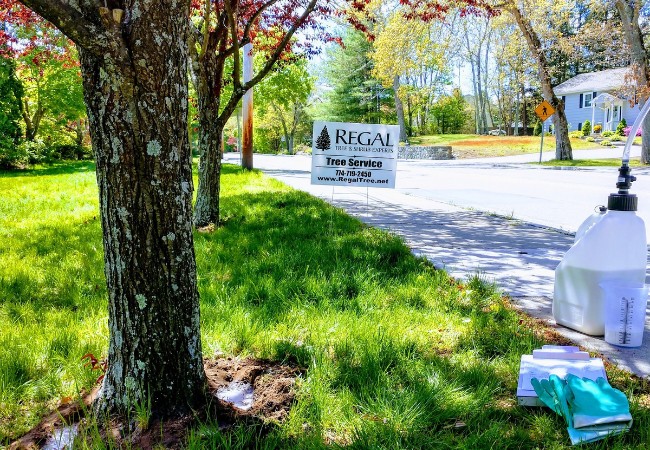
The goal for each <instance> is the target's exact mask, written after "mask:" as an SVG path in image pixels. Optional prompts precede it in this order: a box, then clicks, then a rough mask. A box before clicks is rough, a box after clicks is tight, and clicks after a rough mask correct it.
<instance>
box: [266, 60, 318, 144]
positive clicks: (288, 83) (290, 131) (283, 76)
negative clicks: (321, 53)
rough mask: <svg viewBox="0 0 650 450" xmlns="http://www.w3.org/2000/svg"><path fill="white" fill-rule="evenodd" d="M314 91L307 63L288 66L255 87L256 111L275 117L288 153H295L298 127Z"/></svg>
mask: <svg viewBox="0 0 650 450" xmlns="http://www.w3.org/2000/svg"><path fill="white" fill-rule="evenodd" d="M313 88H314V79H313V77H311V76H310V75H309V73H308V72H307V60H306V59H305V58H298V59H297V61H295V62H293V63H291V64H287V65H284V66H282V67H280V68H278V69H277V70H275V71H273V72H272V73H271V74H270V75H268V76H267V77H266V78H265V79H264V80H263V81H262V82H261V83H260V84H258V85H257V86H256V88H255V92H256V98H257V101H256V102H255V103H256V109H257V110H258V111H259V113H261V114H262V115H272V116H273V117H274V118H275V120H276V121H277V122H278V123H279V125H280V128H281V130H282V135H283V136H284V142H285V145H286V148H287V153H288V154H290V155H293V153H294V139H295V136H296V131H297V130H298V126H299V125H300V124H301V122H302V121H303V120H304V119H305V117H306V115H307V112H306V109H305V108H306V106H307V99H308V98H309V95H310V94H311V92H312V89H313Z"/></svg>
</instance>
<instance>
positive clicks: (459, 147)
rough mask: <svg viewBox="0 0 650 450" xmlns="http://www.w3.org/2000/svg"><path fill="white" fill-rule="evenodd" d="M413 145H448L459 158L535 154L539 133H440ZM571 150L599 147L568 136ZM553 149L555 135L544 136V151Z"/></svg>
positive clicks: (413, 141) (415, 140)
mask: <svg viewBox="0 0 650 450" xmlns="http://www.w3.org/2000/svg"><path fill="white" fill-rule="evenodd" d="M409 142H410V143H411V144H413V145H426V146H430V145H451V146H452V152H453V154H454V156H455V157H456V158H458V159H466V158H488V157H497V156H512V155H521V154H524V153H538V152H539V147H540V144H541V137H540V136H480V135H476V134H442V135H431V136H415V137H411V138H409ZM571 146H572V147H573V149H574V150H588V149H602V148H603V147H601V146H600V145H598V144H595V143H593V142H587V141H586V140H582V139H574V138H572V139H571ZM554 150H555V137H554V136H545V137H544V151H545V152H548V151H554Z"/></svg>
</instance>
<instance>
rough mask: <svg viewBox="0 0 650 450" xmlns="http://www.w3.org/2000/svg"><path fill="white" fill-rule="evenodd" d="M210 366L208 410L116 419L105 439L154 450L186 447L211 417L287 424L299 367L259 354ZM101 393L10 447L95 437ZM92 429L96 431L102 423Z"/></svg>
mask: <svg viewBox="0 0 650 450" xmlns="http://www.w3.org/2000/svg"><path fill="white" fill-rule="evenodd" d="M204 367H205V373H206V377H207V381H208V389H209V393H210V397H209V398H208V401H207V402H206V407H205V408H204V410H203V411H197V412H196V413H195V414H193V415H187V416H183V417H178V418H174V419H168V420H163V421H160V420H152V421H151V423H149V424H148V426H147V427H146V429H142V427H140V426H138V425H137V424H136V423H135V422H133V423H130V424H129V423H125V422H120V421H118V420H111V421H110V422H109V423H108V425H104V426H102V427H101V430H100V433H101V436H102V440H103V441H108V442H112V443H113V444H114V445H115V447H117V448H122V447H124V448H126V447H128V448H142V449H150V448H153V447H155V446H160V445H162V446H164V447H165V448H170V449H177V448H182V447H184V445H185V443H186V435H187V433H188V430H189V429H191V428H192V427H193V426H195V425H197V424H198V423H202V422H205V421H206V420H208V418H210V419H211V421H215V420H214V419H215V418H216V422H218V424H219V428H220V429H221V430H228V428H230V427H232V426H235V425H237V424H240V423H247V424H260V425H264V424H269V423H277V422H282V421H283V420H284V419H285V418H286V417H287V416H288V414H289V410H290V409H291V406H292V405H293V402H294V399H295V389H294V386H295V382H296V378H297V377H298V376H300V374H301V373H302V371H301V369H299V368H297V367H293V366H289V365H283V364H279V363H276V362H271V361H265V360H260V359H254V358H245V359H239V358H236V357H223V358H218V359H210V360H205V362H204ZM97 391H98V389H97V388H96V389H94V390H93V391H92V392H91V393H90V394H88V395H86V396H84V397H83V398H82V399H81V400H79V401H74V402H68V403H65V404H62V405H61V406H59V407H58V408H57V409H56V410H55V411H54V412H52V413H51V414H49V415H48V416H47V417H45V418H44V419H43V420H42V421H41V422H40V423H39V424H38V425H37V426H35V427H34V428H32V430H30V431H29V432H28V433H27V434H25V435H24V436H23V437H21V438H20V439H18V440H17V441H15V442H13V443H12V444H11V445H10V446H9V447H8V448H9V449H10V450H14V449H41V448H43V447H46V448H48V449H50V450H52V449H63V448H64V445H61V444H64V443H65V442H64V440H65V439H66V437H67V436H69V435H71V434H77V436H78V437H77V439H79V438H80V437H81V436H84V435H92V434H93V433H91V432H89V431H87V428H88V427H89V425H88V421H87V420H86V419H84V415H85V412H86V411H89V410H90V409H91V406H90V405H91V404H92V402H93V401H94V400H95V398H96V397H97ZM84 427H86V430H85V429H84ZM91 427H92V428H91V429H95V428H96V427H97V424H93V425H92V426H91Z"/></svg>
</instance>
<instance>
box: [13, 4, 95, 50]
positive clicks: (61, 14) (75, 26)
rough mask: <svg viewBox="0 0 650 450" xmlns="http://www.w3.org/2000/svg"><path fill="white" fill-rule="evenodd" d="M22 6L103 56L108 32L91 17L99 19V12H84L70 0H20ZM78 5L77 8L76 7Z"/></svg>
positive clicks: (76, 42) (81, 45)
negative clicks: (90, 18)
mask: <svg viewBox="0 0 650 450" xmlns="http://www.w3.org/2000/svg"><path fill="white" fill-rule="evenodd" d="M20 2H21V3H22V4H24V5H25V6H27V7H28V8H29V9H31V10H33V11H34V12H36V13H37V14H38V15H40V16H41V17H43V18H44V19H45V20H47V21H49V22H51V23H52V24H53V25H54V26H55V27H57V28H58V29H59V30H61V32H62V33H63V34H65V35H66V36H67V37H68V38H70V39H71V40H72V41H73V42H74V43H75V44H77V45H79V46H80V47H82V48H84V49H85V50H87V51H89V52H92V53H94V54H97V55H99V54H101V53H102V52H103V51H104V50H105V48H106V46H107V41H108V39H107V38H108V36H107V33H106V30H105V29H104V28H103V27H102V26H101V25H100V23H99V20H97V23H93V22H92V21H90V20H89V17H96V18H97V19H99V6H98V5H97V10H95V11H92V10H88V11H82V10H80V9H79V8H80V6H79V4H78V2H74V1H69V0H20ZM75 5H76V7H75Z"/></svg>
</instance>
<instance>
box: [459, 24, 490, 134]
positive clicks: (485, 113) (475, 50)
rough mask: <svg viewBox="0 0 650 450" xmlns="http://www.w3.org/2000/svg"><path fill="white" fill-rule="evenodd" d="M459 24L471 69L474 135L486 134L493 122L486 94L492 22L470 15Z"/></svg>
mask: <svg viewBox="0 0 650 450" xmlns="http://www.w3.org/2000/svg"><path fill="white" fill-rule="evenodd" d="M461 23H462V25H463V26H462V29H463V43H464V47H465V48H464V50H465V54H466V57H467V58H468V59H469V62H470V67H471V69H472V87H473V89H474V104H475V114H476V116H475V120H476V133H477V134H480V133H486V132H487V130H488V128H489V126H490V124H491V123H492V122H493V120H492V117H491V113H490V108H489V106H490V100H489V98H488V93H487V87H488V75H489V59H490V54H491V53H490V48H491V45H492V22H491V20H490V17H489V16H488V17H483V16H471V15H470V16H465V20H463V21H462V22H461Z"/></svg>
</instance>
